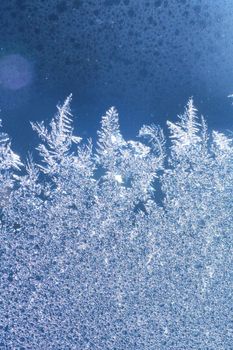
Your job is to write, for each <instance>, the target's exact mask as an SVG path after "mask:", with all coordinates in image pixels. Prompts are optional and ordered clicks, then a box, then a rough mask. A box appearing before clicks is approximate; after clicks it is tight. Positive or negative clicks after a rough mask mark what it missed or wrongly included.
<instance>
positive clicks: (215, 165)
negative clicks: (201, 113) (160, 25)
mask: <svg viewBox="0 0 233 350" xmlns="http://www.w3.org/2000/svg"><path fill="white" fill-rule="evenodd" d="M70 102H71V96H69V97H68V98H67V99H66V101H65V103H64V104H63V106H59V107H58V112H57V114H56V115H55V117H54V118H53V119H52V121H51V123H50V128H47V127H46V126H45V125H44V123H43V122H42V123H34V124H32V127H33V129H34V130H35V131H36V132H37V133H38V135H39V137H40V139H41V144H40V145H39V146H38V150H39V154H40V156H41V160H42V163H41V164H35V163H34V161H33V159H32V156H29V158H28V160H27V162H26V164H25V165H24V166H23V164H22V163H21V161H20V159H19V157H18V156H17V155H16V154H15V153H14V152H13V151H12V149H11V144H10V140H9V138H8V136H7V135H6V134H4V133H1V134H0V220H1V226H0V262H1V264H0V270H1V273H0V348H2V349H35V350H38V349H46V350H47V349H48V350H49V349H54V350H55V349H56V350H57V349H64V350H65V349H77V350H85V349H90V350H94V349H100V350H104V349H106V350H107V349H109V350H110V349H111V350H112V349H117V350H121V349H122V350H125V349H132V350H136V349H138V350H142V349H145V350H149V349H151V350H152V349H153V350H154V349H158V350H159V349H161V350H162V349H164V350H169V349H170V350H175V349H177V350H181V349H184V350H189V349H216V350H219V349H232V340H233V339H232V334H233V333H232V331H233V329H232V319H233V314H232V253H233V252H232V246H233V245H232V243H233V242H232V231H233V220H232V218H233V205H232V194H233V175H232V174H233V145H232V140H231V139H230V138H229V137H228V136H226V135H224V134H223V133H219V132H216V131H214V132H213V133H212V134H209V132H208V129H207V125H206V123H205V121H204V119H203V118H200V119H199V118H198V116H197V110H196V108H195V107H194V105H193V100H192V99H190V100H189V101H188V104H187V107H186V109H185V112H184V114H183V115H182V116H180V117H179V120H178V122H168V127H169V130H170V138H171V140H170V141H168V143H167V145H165V138H164V135H163V132H162V130H161V129H160V128H159V127H156V126H154V125H151V126H148V125H144V126H143V127H142V128H141V130H140V131H139V135H138V136H139V137H140V139H138V140H137V141H132V140H125V139H124V138H123V136H122V134H121V132H120V126H119V117H118V113H117V111H116V109H115V108H114V107H112V108H110V109H109V110H108V111H107V112H106V115H105V116H103V117H102V123H101V129H100V131H99V132H98V142H97V147H96V151H95V149H94V150H93V146H92V143H91V141H90V140H89V141H88V142H87V143H86V144H85V143H81V138H80V137H77V136H74V134H73V127H72V115H71V111H70ZM77 144H78V145H77ZM75 148H76V150H75Z"/></svg>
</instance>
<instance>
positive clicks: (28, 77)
mask: <svg viewBox="0 0 233 350" xmlns="http://www.w3.org/2000/svg"><path fill="white" fill-rule="evenodd" d="M32 77H33V68H32V64H31V63H30V62H29V61H28V60H27V59H26V58H24V57H23V56H21V55H19V54H12V55H7V56H4V57H3V58H1V59H0V85H2V86H3V87H4V88H6V89H10V90H19V89H21V88H23V87H25V86H27V85H29V84H30V83H31V81H32Z"/></svg>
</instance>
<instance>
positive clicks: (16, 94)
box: [0, 0, 233, 157]
mask: <svg viewBox="0 0 233 350" xmlns="http://www.w3.org/2000/svg"><path fill="white" fill-rule="evenodd" d="M0 14H1V21H0V106H1V115H0V118H1V119H2V120H3V125H4V131H7V132H8V133H9V134H10V135H11V137H12V138H13V148H14V150H16V151H17V152H18V153H20V154H21V155H23V157H25V156H26V153H27V151H28V150H31V148H32V146H33V147H34V146H35V145H36V144H37V143H38V139H37V137H36V135H35V134H34V133H33V131H32V130H31V127H30V124H29V121H30V120H31V121H36V120H38V121H40V120H46V121H47V122H49V120H50V118H51V117H52V116H53V114H54V113H55V111H56V108H55V106H56V104H57V103H58V102H59V101H60V102H62V101H63V100H64V99H65V97H66V96H67V95H68V94H70V93H71V92H72V93H73V102H72V110H73V114H74V116H75V120H74V123H75V129H76V131H77V134H79V135H80V136H82V137H84V138H87V137H92V138H94V139H95V135H96V130H97V128H99V122H100V118H101V115H102V114H103V113H104V112H105V110H106V109H107V108H109V107H110V106H112V105H115V106H116V107H117V109H118V110H119V113H120V122H121V129H122V132H123V135H124V136H125V137H126V138H131V137H133V138H134V137H135V135H136V134H137V131H138V129H139V128H140V126H141V125H142V124H145V123H155V124H160V125H161V126H162V127H165V122H166V120H167V119H170V120H175V119H176V115H177V114H180V113H182V111H183V107H184V105H185V103H186V102H187V100H188V98H189V97H190V96H193V97H194V101H195V104H196V106H197V107H198V109H199V111H200V113H201V114H204V116H205V117H206V118H207V121H208V124H209V126H210V128H216V129H218V130H225V129H231V128H232V125H233V119H232V116H233V109H232V106H231V101H230V100H229V99H227V95H229V94H230V93H233V4H232V1H231V0H221V1H218V0H187V1H186V0H169V1H166V0H164V1H163V0H85V1H84V0H66V1H63V0H59V1H57V0H50V1H47V0H36V1H33V0H1V3H0ZM12 55H14V57H16V60H15V61H16V62H15V63H12V62H11V61H9V62H10V63H9V64H8V66H7V70H6V72H7V73H6V72H5V70H4V69H5V68H4V67H5V66H6V62H8V61H7V59H8V58H9V57H12ZM19 57H20V58H23V60H24V62H26V67H21V65H22V61H21V60H20V59H19V60H18V61H17V58H19ZM12 64H13V65H15V66H13V67H12ZM2 71H4V72H5V74H3V73H2V74H1V72H2ZM12 72H13V73H12ZM14 72H18V73H17V74H15V73H14ZM7 74H9V77H8V76H7ZM12 74H13V75H14V76H13V77H12ZM25 74H26V76H27V74H28V75H29V78H28V79H27V78H25ZM15 75H16V78H15ZM12 79H13V82H14V79H16V80H17V79H18V80H19V83H18V85H17V84H16V85H17V86H15V85H14V86H12V84H11V82H12ZM9 82H10V83H9ZM17 82H18V81H17Z"/></svg>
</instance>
